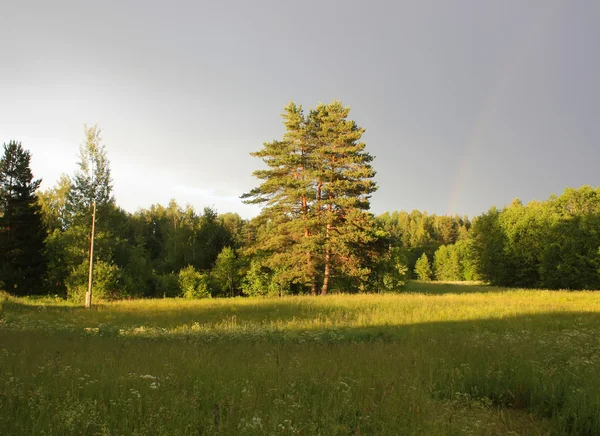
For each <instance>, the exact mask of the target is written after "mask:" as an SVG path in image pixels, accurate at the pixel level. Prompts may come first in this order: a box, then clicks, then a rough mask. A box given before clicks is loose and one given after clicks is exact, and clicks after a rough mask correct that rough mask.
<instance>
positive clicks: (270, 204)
mask: <svg viewBox="0 0 600 436" xmlns="http://www.w3.org/2000/svg"><path fill="white" fill-rule="evenodd" d="M348 117H349V108H348V107H345V106H343V104H342V103H340V102H338V101H334V102H332V103H330V104H319V105H317V106H316V107H315V108H314V109H310V110H309V111H308V112H306V113H305V112H304V110H303V108H302V107H301V106H299V105H296V104H295V103H293V102H290V103H289V104H288V105H287V106H286V107H285V108H284V113H283V114H282V119H283V124H284V127H285V133H284V135H283V137H282V138H281V139H279V140H274V141H272V142H267V143H265V144H264V145H263V147H262V148H261V149H260V150H258V151H256V152H254V153H252V155H253V156H255V157H256V158H258V159H260V160H261V161H262V162H263V164H264V167H263V169H260V170H257V171H255V172H254V176H255V177H256V178H257V179H258V181H259V183H258V186H257V187H256V188H254V189H252V190H251V191H250V192H248V193H246V194H244V195H242V199H243V201H245V202H247V203H252V204H259V205H261V206H262V207H261V213H260V214H259V215H258V216H257V217H255V218H253V219H251V220H244V219H242V218H241V217H240V216H239V215H237V214H232V213H224V214H218V213H217V212H216V211H214V210H212V209H210V208H205V209H204V210H203V211H202V212H198V211H196V210H194V209H193V208H192V207H191V206H185V207H183V206H181V205H179V204H177V203H176V201H175V200H172V201H171V202H170V203H169V204H168V205H166V206H163V205H153V206H151V207H150V208H148V209H141V210H138V211H137V212H135V213H129V212H126V211H124V210H123V209H121V208H120V207H118V206H117V203H116V199H115V198H114V195H113V182H112V177H111V172H110V161H109V159H108V154H107V149H106V147H105V146H104V145H103V144H102V136H101V133H102V132H101V130H100V129H99V128H98V127H97V126H92V127H86V128H85V136H84V140H83V143H82V145H81V147H80V155H79V161H78V167H77V170H76V171H75V172H74V173H73V174H71V175H63V176H62V177H61V178H60V179H59V181H58V182H57V183H56V185H55V186H53V187H51V188H49V189H47V190H44V191H42V190H40V182H41V180H39V179H35V177H34V175H33V174H32V171H31V168H30V162H31V154H30V152H29V151H27V150H26V149H24V148H23V146H22V145H21V144H20V143H18V142H16V141H10V142H9V143H7V144H4V150H3V151H4V153H3V156H2V158H1V159H0V260H1V261H2V264H1V266H0V289H4V290H5V291H7V292H9V293H11V294H15V295H29V294H51V295H59V296H61V297H66V298H68V299H70V300H73V301H83V297H84V294H85V291H86V288H87V278H88V269H89V249H90V228H91V205H92V203H94V202H95V204H96V208H97V211H96V217H97V219H96V236H95V242H94V246H95V250H94V251H95V259H94V265H93V279H94V295H95V297H96V298H100V299H104V300H111V299H120V298H152V297H188V298H203V297H218V296H239V295H251V296H252V295H253V296H257V295H260V296H268V295H284V294H313V295H315V294H327V293H329V292H389V291H397V290H401V287H402V285H403V284H404V282H405V281H406V280H407V279H409V278H417V279H421V280H432V279H436V280H445V281H456V280H483V281H487V282H490V283H492V284H497V285H506V286H521V287H545V288H569V289H600V251H599V250H600V190H599V189H598V188H592V187H589V186H583V187H581V188H579V189H567V190H566V191H565V192H564V193H563V194H562V195H561V196H559V197H556V196H552V197H551V198H550V199H548V200H546V201H541V202H539V201H532V202H530V203H529V204H527V205H523V204H522V203H521V202H520V201H519V200H515V201H514V202H513V203H512V204H510V205H509V206H506V207H504V208H503V209H497V208H495V207H492V208H491V209H490V210H489V211H488V212H486V213H484V214H482V215H481V216H479V217H476V218H474V219H472V220H470V219H469V218H468V217H466V216H438V215H430V214H427V213H426V212H420V211H412V212H410V213H408V212H404V211H401V212H392V213H384V214H382V215H379V216H374V215H373V214H371V213H370V212H369V207H370V204H369V203H370V197H371V195H372V194H373V193H374V192H375V191H376V190H377V185H376V183H375V182H374V180H373V179H374V176H375V171H374V169H373V167H372V162H373V159H374V158H373V156H371V155H370V154H369V153H368V152H367V151H366V144H365V143H364V142H362V140H361V139H362V135H363V134H364V131H365V130H364V129H363V128H361V127H359V126H358V125H357V124H356V123H355V122H354V121H353V120H351V119H349V118H348Z"/></svg>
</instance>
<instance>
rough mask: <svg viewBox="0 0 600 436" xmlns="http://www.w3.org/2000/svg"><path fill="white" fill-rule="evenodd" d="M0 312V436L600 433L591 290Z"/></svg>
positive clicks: (17, 305)
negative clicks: (96, 435) (65, 435)
mask: <svg viewBox="0 0 600 436" xmlns="http://www.w3.org/2000/svg"><path fill="white" fill-rule="evenodd" d="M0 301H1V303H0V434H1V435H21V434H25V435H30V434H31V435H34V434H35V435H37V434H39V435H42V434H43V435H49V434H58V435H62V434H77V435H83V434H89V435H95V434H102V435H146V434H151V435H185V434H192V435H196V434H198V435H199V434H202V435H206V434H231V435H237V434H248V435H251V434H266V435H279V434H302V435H316V434H322V435H338V434H339V435H348V434H356V435H358V434H362V435H368V434H373V435H375V434H376V435H386V434H399V435H409V434H414V435H465V434H473V435H503V434H506V435H508V434H510V435H571V434H573V435H598V434H600V293H594V292H566V291H557V292H552V291H536V290H512V289H502V288H493V287H489V286H483V285H478V284H469V285H465V284H452V283H442V284H439V283H418V282H412V283H409V284H408V285H407V286H406V288H405V291H404V292H403V293H401V294H397V295H332V296H328V297H288V298H283V299H272V300H266V299H215V300H196V301H189V300H175V299H166V300H138V301H123V302H118V303H110V304H102V305H98V306H96V307H95V308H93V309H91V310H85V309H83V308H80V307H75V306H72V305H69V304H68V303H66V302H64V301H60V300H56V301H55V300H51V299H13V298H8V297H0Z"/></svg>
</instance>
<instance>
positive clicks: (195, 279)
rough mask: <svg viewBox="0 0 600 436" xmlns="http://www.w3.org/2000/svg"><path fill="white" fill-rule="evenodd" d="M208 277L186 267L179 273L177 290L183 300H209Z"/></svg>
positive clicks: (191, 267) (189, 266)
mask: <svg viewBox="0 0 600 436" xmlns="http://www.w3.org/2000/svg"><path fill="white" fill-rule="evenodd" d="M209 283H210V280H209V278H208V275H207V274H205V273H201V272H200V271H196V270H195V269H194V267H193V266H191V265H188V266H186V267H185V268H182V269H181V270H180V271H179V288H180V289H181V293H182V296H183V297H185V298H210V286H209Z"/></svg>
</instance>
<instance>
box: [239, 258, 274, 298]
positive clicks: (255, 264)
mask: <svg viewBox="0 0 600 436" xmlns="http://www.w3.org/2000/svg"><path fill="white" fill-rule="evenodd" d="M241 289H242V293H243V294H244V295H247V296H250V297H274V296H279V294H280V287H279V285H278V284H277V283H276V282H275V281H274V280H273V274H272V273H271V271H270V270H269V268H267V267H265V266H264V265H263V264H262V263H261V262H260V260H258V259H253V260H252V262H250V267H249V268H248V271H247V272H246V274H245V276H244V278H243V279H242V283H241Z"/></svg>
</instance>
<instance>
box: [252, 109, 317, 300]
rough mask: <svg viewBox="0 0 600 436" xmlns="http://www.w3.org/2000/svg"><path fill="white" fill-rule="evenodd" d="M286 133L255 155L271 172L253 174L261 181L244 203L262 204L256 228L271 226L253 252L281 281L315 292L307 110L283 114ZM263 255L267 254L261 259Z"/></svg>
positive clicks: (295, 110)
mask: <svg viewBox="0 0 600 436" xmlns="http://www.w3.org/2000/svg"><path fill="white" fill-rule="evenodd" d="M282 119H283V124H284V125H285V128H286V132H285V134H284V136H283V139H282V140H281V141H272V142H267V143H265V144H264V145H263V148H262V149H261V150H259V151H257V152H254V153H251V155H252V156H254V157H258V158H260V159H262V160H263V162H264V163H265V164H266V165H267V167H268V168H267V169H264V170H258V171H255V172H254V173H253V174H254V176H255V177H256V178H258V179H260V180H261V181H262V183H261V184H260V186H258V187H257V188H255V189H253V190H251V191H250V192H249V193H247V194H244V195H243V196H242V198H243V199H244V202H245V203H249V204H259V205H261V206H262V211H261V214H260V215H259V217H258V218H257V220H256V221H255V224H258V225H260V226H263V227H268V228H269V231H268V232H260V233H259V234H258V235H257V236H258V237H257V239H256V240H255V241H254V244H252V246H251V247H249V251H248V252H249V253H251V254H253V255H260V253H264V254H265V256H264V257H265V266H267V267H268V268H270V269H271V271H272V272H273V273H274V274H276V276H277V277H276V278H275V279H276V280H277V281H279V282H280V283H296V284H299V285H301V286H305V285H307V286H310V288H311V293H313V294H316V262H315V255H316V252H317V250H318V242H317V240H316V239H317V238H316V236H315V234H314V233H315V228H316V222H315V218H316V216H315V214H314V213H313V211H312V209H311V204H312V203H313V202H314V198H315V187H314V175H313V171H312V170H313V168H312V151H313V149H314V144H313V143H312V142H311V141H309V139H308V131H307V126H306V119H305V117H304V114H303V111H302V107H301V106H298V105H296V104H295V103H293V102H290V103H289V104H288V105H287V106H286V107H285V108H284V113H283V114H282ZM261 256H262V255H261Z"/></svg>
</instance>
